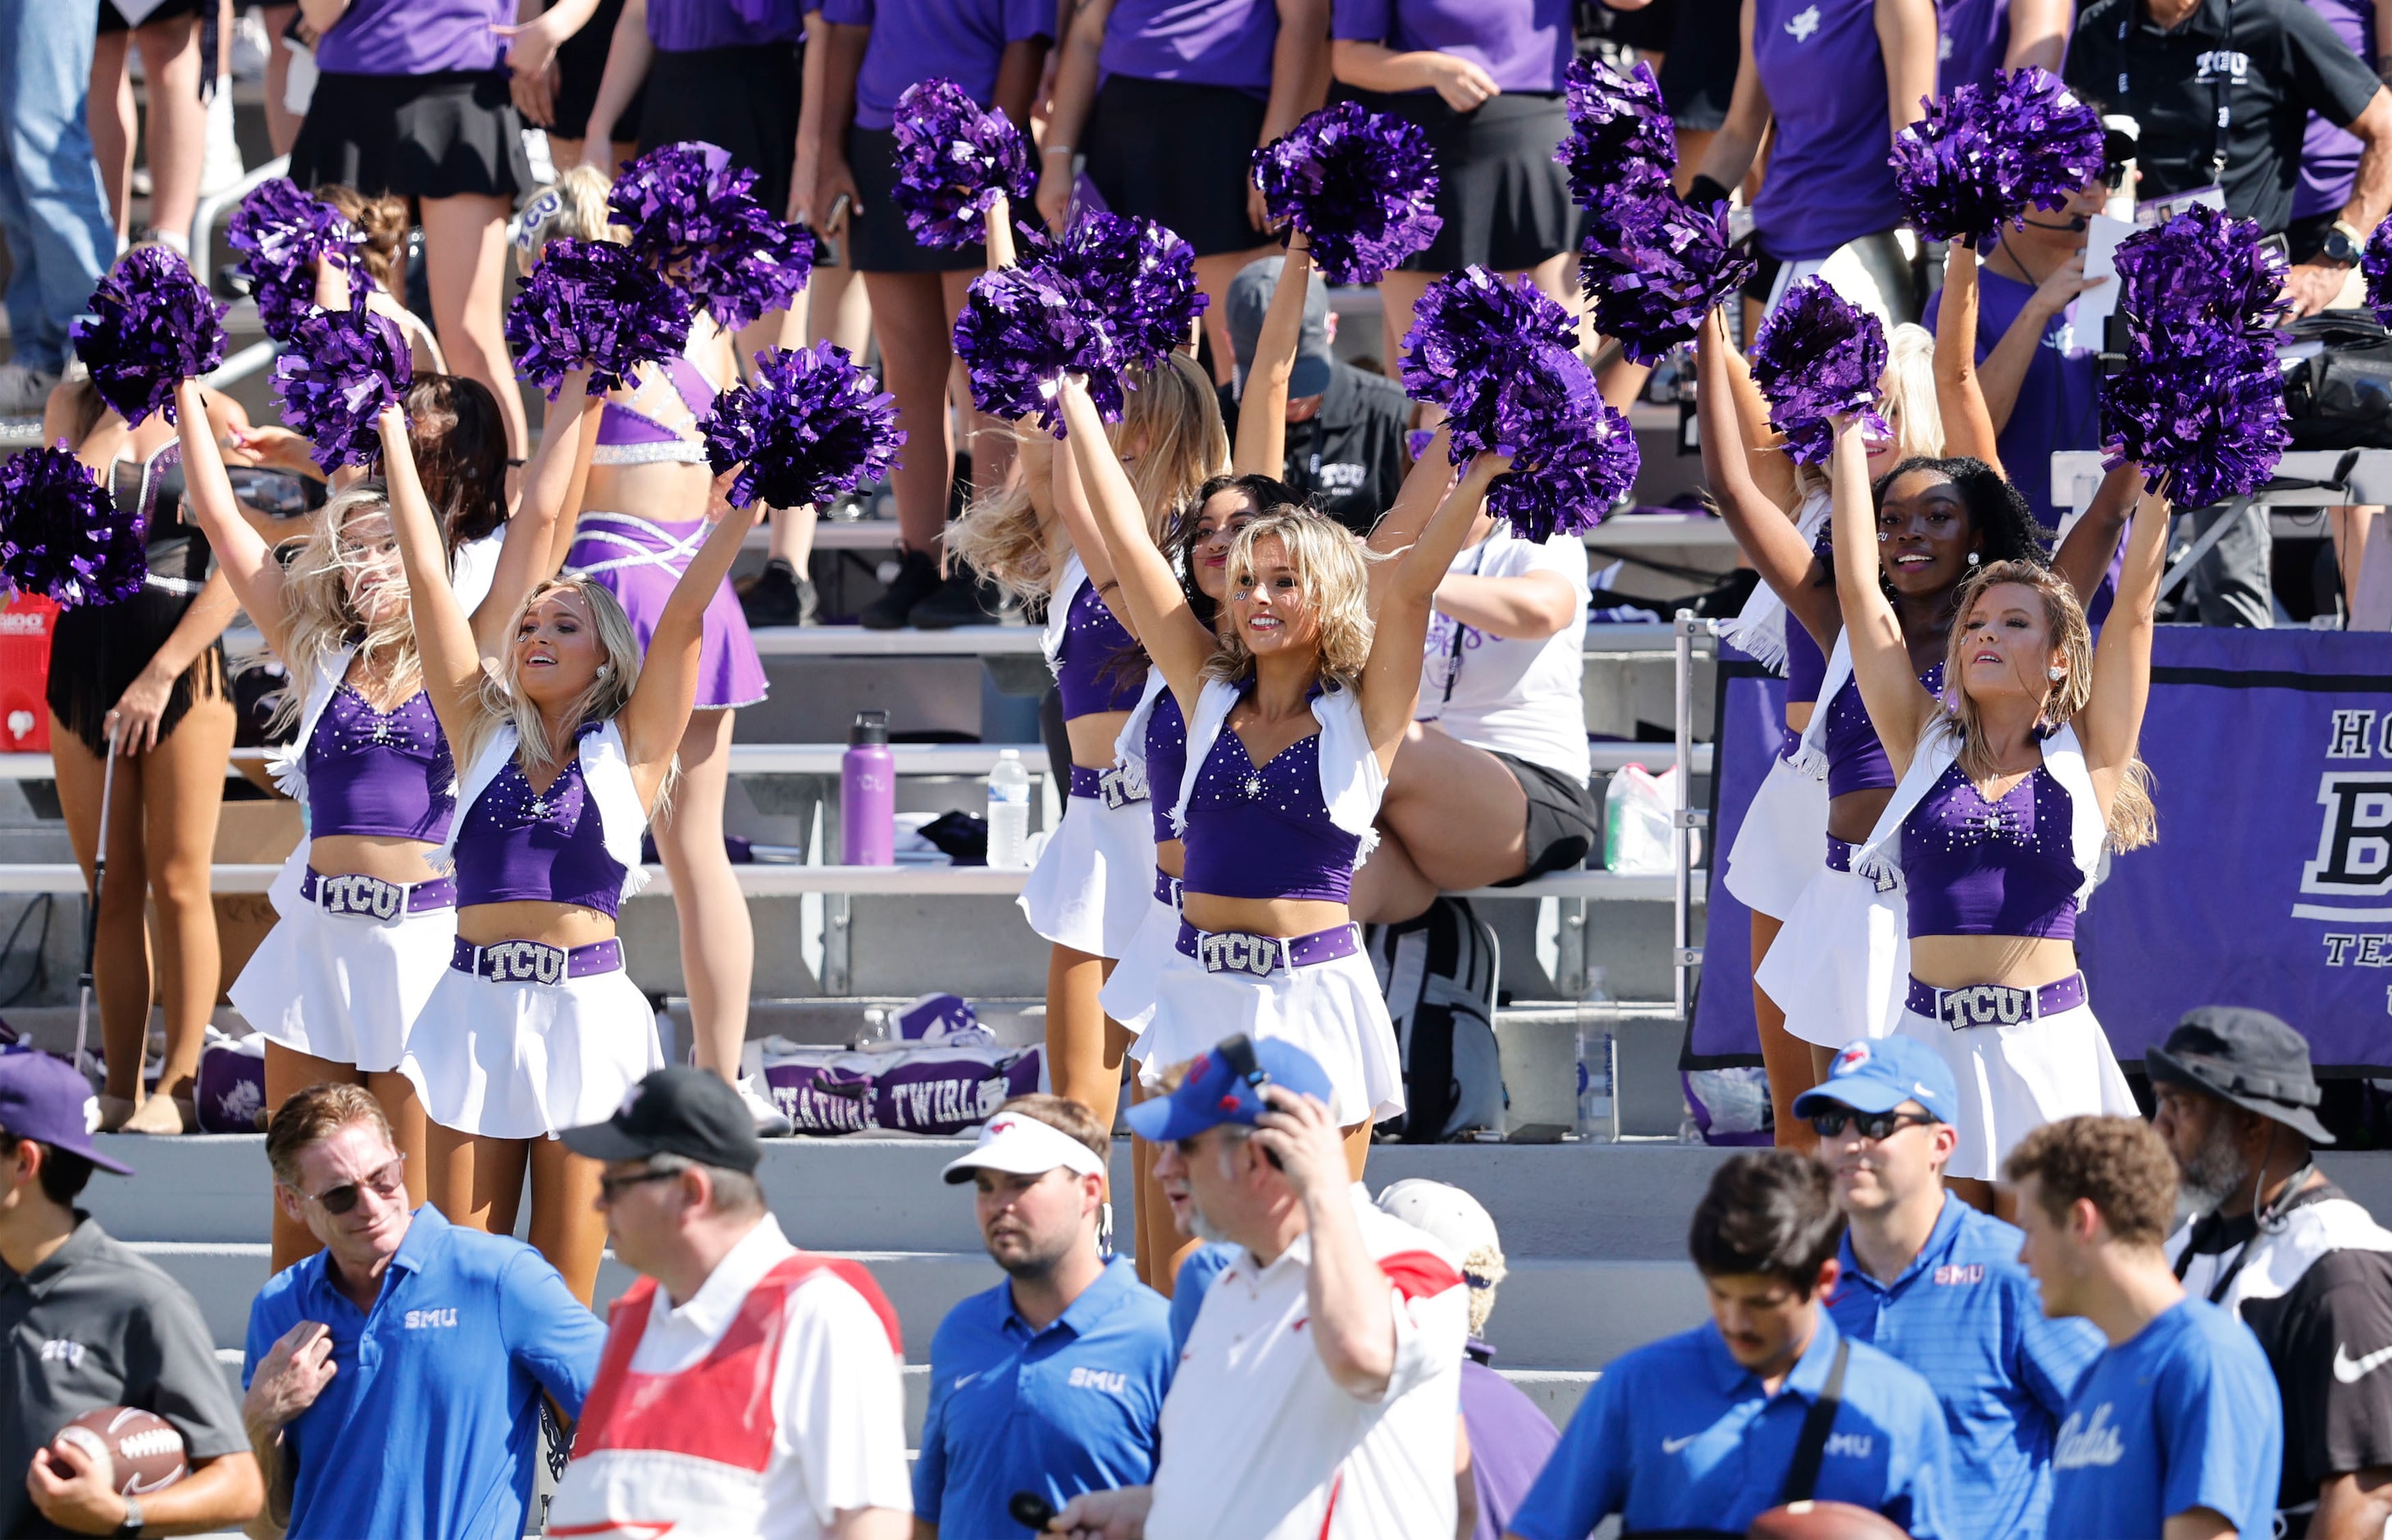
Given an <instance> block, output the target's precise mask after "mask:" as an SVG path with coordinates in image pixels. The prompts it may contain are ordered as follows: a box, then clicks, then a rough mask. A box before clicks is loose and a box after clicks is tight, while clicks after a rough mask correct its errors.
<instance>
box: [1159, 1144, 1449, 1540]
mask: <svg viewBox="0 0 2392 1540" xmlns="http://www.w3.org/2000/svg"><path fill="white" fill-rule="evenodd" d="M1352 1198H1353V1204H1354V1210H1355V1214H1356V1217H1357V1220H1358V1222H1359V1224H1360V1226H1361V1232H1362V1243H1363V1245H1364V1246H1367V1247H1368V1248H1369V1249H1370V1253H1371V1257H1372V1259H1375V1260H1376V1261H1377V1262H1378V1264H1379V1270H1380V1271H1381V1272H1384V1273H1385V1274H1386V1275H1387V1281H1388V1283H1389V1284H1390V1285H1391V1287H1390V1288H1389V1289H1388V1291H1387V1312H1388V1314H1389V1316H1390V1317H1391V1318H1392V1319H1393V1321H1394V1323H1395V1328H1396V1362H1395V1369H1394V1372H1393V1373H1392V1374H1391V1375H1390V1376H1389V1377H1388V1379H1387V1388H1386V1390H1385V1391H1384V1393H1382V1394H1381V1395H1380V1396H1378V1397H1377V1398H1376V1399H1372V1400H1365V1399H1364V1398H1362V1397H1359V1396H1357V1395H1354V1394H1352V1393H1350V1392H1348V1391H1346V1390H1342V1389H1340V1388H1339V1387H1338V1385H1337V1384H1336V1382H1335V1381H1333V1380H1332V1379H1331V1378H1330V1377H1329V1371H1328V1369H1327V1368H1326V1367H1325V1366H1324V1365H1323V1364H1321V1362H1320V1355H1319V1353H1318V1352H1317V1351H1314V1349H1313V1343H1312V1338H1311V1337H1310V1335H1309V1334H1307V1333H1306V1330H1305V1327H1306V1323H1307V1322H1308V1320H1309V1318H1310V1312H1311V1306H1310V1304H1309V1302H1308V1300H1307V1299H1306V1293H1305V1275H1306V1268H1307V1267H1308V1266H1309V1265H1310V1263H1311V1259H1312V1244H1311V1237H1310V1236H1309V1235H1306V1236H1300V1237H1298V1239H1297V1240H1296V1242H1295V1244H1294V1245H1293V1246H1290V1247H1289V1248H1288V1250H1287V1252H1286V1254H1285V1255H1283V1256H1281V1257H1280V1258H1279V1259H1277V1260H1275V1261H1273V1262H1272V1263H1271V1264H1270V1265H1269V1266H1268V1267H1257V1266H1256V1265H1255V1263H1254V1256H1253V1254H1252V1253H1251V1252H1245V1251H1241V1252H1240V1253H1239V1254H1238V1257H1237V1259H1236V1260H1235V1261H1233V1262H1231V1263H1230V1265H1229V1267H1228V1270H1227V1271H1225V1272H1222V1273H1221V1275H1220V1276H1219V1277H1217V1278H1215V1280H1214V1281H1213V1286H1212V1288H1211V1290H1210V1291H1209V1292H1207V1293H1206V1295H1205V1296H1204V1307H1203V1309H1202V1311H1201V1312H1198V1314H1197V1317H1196V1325H1195V1327H1194V1328H1193V1329H1192V1330H1191V1331H1190V1332H1189V1337H1188V1345H1187V1347H1186V1348H1185V1349H1184V1350H1182V1351H1181V1352H1180V1355H1179V1371H1178V1374H1177V1376H1176V1377H1175V1378H1174V1379H1173V1380H1172V1382H1171V1393H1170V1395H1169V1396H1168V1397H1167V1398H1165V1400H1164V1401H1163V1463H1162V1466H1161V1467H1160V1468H1158V1469H1157V1470H1156V1471H1155V1476H1154V1506H1153V1509H1152V1511H1151V1512H1150V1514H1149V1515H1148V1518H1147V1520H1146V1534H1147V1540H1413V1537H1417V1540H1451V1536H1452V1534H1453V1530H1454V1523H1455V1511H1454V1488H1453V1444H1454V1418H1455V1417H1456V1416H1458V1415H1459V1413H1460V1409H1461V1387H1462V1350H1463V1347H1464V1345H1465V1343H1466V1342H1467V1341H1468V1339H1469V1336H1470V1302H1469V1288H1468V1286H1466V1285H1464V1284H1463V1282H1462V1273H1461V1272H1460V1270H1459V1268H1458V1266H1457V1265H1456V1259H1455V1258H1454V1257H1453V1255H1452V1254H1451V1253H1450V1252H1449V1251H1448V1250H1447V1249H1446V1248H1445V1247H1444V1246H1441V1245H1440V1244H1439V1243H1438V1242H1437V1241H1436V1240H1435V1239H1434V1238H1432V1237H1431V1236H1429V1235H1427V1234H1426V1233H1423V1232H1421V1231H1418V1230H1415V1229H1413V1228H1412V1227H1411V1226H1410V1225H1408V1224H1405V1223H1403V1222H1402V1221H1400V1220H1395V1219H1391V1218H1389V1217H1388V1216H1387V1215H1385V1214H1384V1213H1382V1212H1380V1211H1379V1209H1378V1208H1377V1207H1374V1206H1373V1205H1372V1204H1371V1194H1370V1192H1369V1190H1368V1189H1366V1188H1364V1187H1363V1186H1362V1185H1361V1184H1360V1183H1359V1182H1357V1183H1355V1184H1354V1187H1353V1189H1352Z"/></svg>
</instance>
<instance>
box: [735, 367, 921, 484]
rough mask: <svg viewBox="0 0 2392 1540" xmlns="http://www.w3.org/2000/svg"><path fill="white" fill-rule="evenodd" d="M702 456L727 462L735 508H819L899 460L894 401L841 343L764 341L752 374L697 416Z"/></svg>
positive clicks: (899, 430)
mask: <svg viewBox="0 0 2392 1540" xmlns="http://www.w3.org/2000/svg"><path fill="white" fill-rule="evenodd" d="M699 429H700V431H701V432H702V433H704V434H705V436H706V456H707V463H708V464H710V465H712V466H713V467H714V474H715V475H717V476H721V474H722V473H723V472H725V471H727V470H730V469H731V468H732V467H733V466H734V465H736V466H738V467H739V471H738V474H737V475H736V476H733V477H732V478H731V490H730V497H731V501H732V502H733V503H734V504H735V505H736V506H738V507H742V508H745V507H748V506H750V505H751V504H753V503H754V502H756V501H757V500H758V499H762V500H763V501H764V502H766V503H768V504H769V505H771V506H773V507H775V508H798V507H805V506H808V505H812V506H816V507H819V506H821V505H822V504H824V503H826V502H829V501H830V500H831V499H832V498H834V497H836V496H838V494H839V493H841V492H843V491H847V490H849V489H852V488H853V487H854V486H856V484H857V483H859V482H862V481H866V480H877V479H878V478H879V477H880V476H885V475H887V474H888V472H889V469H890V466H892V465H894V464H895V463H897V450H898V448H899V446H901V445H903V443H904V442H905V433H904V430H903V428H900V427H899V426H897V403H896V398H894V397H891V396H889V395H887V394H885V393H883V392H882V391H881V390H880V387H879V382H878V381H877V380H875V379H873V377H872V376H871V375H869V374H867V373H865V372H864V371H863V370H862V369H859V368H857V367H856V365H855V362H854V360H853V359H850V358H849V357H848V355H847V350H846V349H845V348H843V347H836V346H832V345H831V344H829V343H827V342H821V343H816V344H815V345H814V346H812V347H811V348H806V347H794V348H771V347H768V348H766V349H764V350H763V351H762V352H760V353H759V354H758V355H757V356H756V383H755V384H754V385H741V386H737V387H735V388H734V389H731V390H727V391H725V392H723V393H722V395H721V396H720V397H718V398H716V399H715V403H714V410H713V411H711V412H709V413H708V414H707V418H706V421H705V422H704V423H702V424H699Z"/></svg>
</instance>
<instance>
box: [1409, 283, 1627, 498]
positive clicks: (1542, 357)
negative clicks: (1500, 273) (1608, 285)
mask: <svg viewBox="0 0 2392 1540" xmlns="http://www.w3.org/2000/svg"><path fill="white" fill-rule="evenodd" d="M1577 346H1578V334H1577V331H1576V329H1575V328H1574V327H1573V325H1572V324H1571V321H1570V318H1569V315H1568V313H1567V312H1566V311H1565V310H1563V309H1562V307H1560V306H1558V305H1556V304H1554V303H1553V300H1552V299H1550V298H1548V297H1547V296H1546V295H1545V294H1543V293H1542V292H1541V291H1540V290H1539V289H1538V288H1537V286H1536V285H1535V284H1534V283H1532V282H1530V281H1528V280H1527V279H1525V278H1523V279H1521V280H1520V281H1518V282H1517V283H1516V284H1514V283H1506V282H1504V281H1503V280H1502V279H1501V278H1498V277H1497V276H1496V275H1495V274H1493V273H1490V272H1488V270H1487V269H1486V268H1475V267H1474V268H1462V270H1461V271H1460V272H1455V273H1448V274H1447V275H1446V276H1445V277H1443V278H1441V279H1438V280H1437V281H1436V282H1434V283H1432V284H1430V285H1429V286H1428V290H1427V292H1426V293H1425V294H1423V295H1422V296H1421V300H1420V303H1419V304H1418V305H1417V306H1415V307H1413V309H1412V328H1411V330H1410V332H1409V333H1405V336H1404V356H1403V381H1404V388H1405V389H1406V390H1408V391H1410V393H1411V395H1412V396H1413V397H1414V398H1417V399H1420V400H1423V401H1433V402H1435V403H1436V404H1437V405H1438V406H1441V407H1444V408H1445V409H1446V411H1448V412H1449V414H1450V415H1451V419H1452V421H1451V424H1450V426H1451V427H1452V430H1453V442H1452V447H1451V450H1450V451H1449V452H1450V453H1451V455H1452V457H1453V463H1455V464H1457V465H1459V464H1461V463H1463V462H1464V461H1466V460H1468V459H1469V458H1470V457H1471V456H1472V455H1475V454H1479V453H1483V452H1485V451H1487V450H1501V451H1502V452H1504V453H1507V454H1516V453H1517V452H1519V450H1521V448H1522V447H1523V446H1524V445H1526V444H1527V443H1529V442H1531V441H1532V439H1533V437H1534V435H1535V433H1536V432H1537V431H1538V424H1540V423H1542V422H1547V421H1552V422H1569V421H1584V420H1586V419H1588V418H1590V417H1591V416H1592V410H1593V408H1592V404H1591V403H1592V402H1594V401H1595V400H1597V399H1598V398H1597V397H1596V394H1595V389H1594V379H1593V376H1592V374H1590V373H1588V372H1587V368H1586V364H1585V363H1584V361H1583V360H1581V359H1579V356H1578V354H1577V351H1576V348H1577Z"/></svg>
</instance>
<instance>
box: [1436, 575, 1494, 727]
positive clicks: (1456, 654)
mask: <svg viewBox="0 0 2392 1540" xmlns="http://www.w3.org/2000/svg"><path fill="white" fill-rule="evenodd" d="M1494 538H1495V537H1494V535H1493V534H1492V533H1489V534H1488V537H1487V540H1482V541H1480V542H1478V544H1477V545H1476V546H1475V548H1474V549H1473V550H1472V551H1471V553H1470V570H1469V571H1467V572H1464V573H1462V576H1463V577H1465V578H1475V577H1476V576H1478V569H1479V568H1482V567H1484V566H1486V565H1487V541H1491V540H1493V539H1494ZM1446 619H1448V620H1453V617H1451V616H1447V617H1446ZM1469 635H1470V628H1469V627H1468V626H1466V625H1463V624H1462V622H1461V621H1460V620H1454V621H1453V657H1452V659H1451V660H1450V661H1449V662H1448V663H1447V664H1446V669H1445V694H1443V695H1442V696H1440V697H1438V698H1437V703H1438V704H1439V705H1444V706H1449V705H1451V704H1452V703H1453V686H1454V685H1455V683H1456V682H1457V681H1459V680H1460V679H1461V678H1462V643H1463V642H1464V641H1465V640H1467V639H1468V638H1469Z"/></svg>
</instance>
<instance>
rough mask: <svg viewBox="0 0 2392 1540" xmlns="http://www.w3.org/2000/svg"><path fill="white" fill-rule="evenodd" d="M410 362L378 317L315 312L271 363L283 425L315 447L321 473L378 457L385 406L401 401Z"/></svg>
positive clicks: (393, 328)
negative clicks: (287, 347) (280, 354)
mask: <svg viewBox="0 0 2392 1540" xmlns="http://www.w3.org/2000/svg"><path fill="white" fill-rule="evenodd" d="M414 379H415V364H414V361H413V355H412V354H411V353H410V352H409V349H408V346H407V336H406V334H405V333H402V332H400V331H399V329H398V323H397V322H396V321H395V320H391V319H390V318H389V317H388V316H385V315H383V314H381V313H379V312H378V311H373V310H367V309H355V310H318V311H315V312H314V313H313V314H311V315H309V316H308V317H307V319H306V320H303V321H301V322H300V323H299V334H298V336H297V337H296V338H294V339H293V343H292V346H291V348H290V350H289V351H287V352H285V353H284V354H283V355H282V356H281V357H280V359H276V360H275V361H274V395H275V398H276V399H277V400H279V401H280V402H281V403H282V420H283V421H284V422H286V423H288V424H291V429H292V431H293V432H294V433H296V434H298V435H299V436H300V437H304V438H305V439H306V440H307V441H308V442H309V443H310V444H313V445H314V446H315V447H316V463H317V464H318V465H320V466H322V467H323V468H324V470H325V472H326V474H328V475H329V474H330V473H331V471H333V470H334V469H336V468H337V467H339V466H342V465H368V464H371V463H373V462H374V461H375V460H376V459H377V458H379V457H380V456H381V454H382V434H381V425H380V423H379V421H378V420H379V419H380V418H381V416H382V411H383V408H384V407H386V406H395V405H397V404H399V403H400V402H402V401H404V400H405V398H406V396H407V387H408V386H409V385H410V384H412V383H413V382H414Z"/></svg>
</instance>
